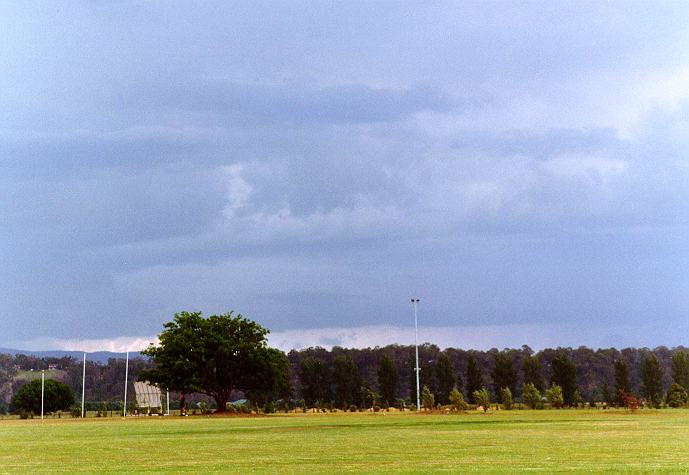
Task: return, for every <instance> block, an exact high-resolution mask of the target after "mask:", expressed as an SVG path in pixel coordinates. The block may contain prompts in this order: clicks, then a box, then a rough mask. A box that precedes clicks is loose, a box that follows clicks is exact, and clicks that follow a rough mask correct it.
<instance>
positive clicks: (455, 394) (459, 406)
mask: <svg viewBox="0 0 689 475" xmlns="http://www.w3.org/2000/svg"><path fill="white" fill-rule="evenodd" d="M450 404H452V408H453V409H454V410H455V411H466V410H467V406H468V404H467V403H466V401H464V395H463V394H462V393H461V391H459V390H458V389H457V388H454V389H453V390H452V391H451V392H450Z"/></svg>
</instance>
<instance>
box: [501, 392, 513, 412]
mask: <svg viewBox="0 0 689 475" xmlns="http://www.w3.org/2000/svg"><path fill="white" fill-rule="evenodd" d="M500 399H501V400H502V406H503V407H504V408H505V410H508V411H509V410H511V409H512V404H513V402H512V391H510V388H502V389H500Z"/></svg>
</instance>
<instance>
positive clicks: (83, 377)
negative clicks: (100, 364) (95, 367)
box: [81, 353, 86, 419]
mask: <svg viewBox="0 0 689 475" xmlns="http://www.w3.org/2000/svg"><path fill="white" fill-rule="evenodd" d="M85 396H86V353H84V370H83V371H82V373H81V418H82V419H83V418H84V400H85Z"/></svg>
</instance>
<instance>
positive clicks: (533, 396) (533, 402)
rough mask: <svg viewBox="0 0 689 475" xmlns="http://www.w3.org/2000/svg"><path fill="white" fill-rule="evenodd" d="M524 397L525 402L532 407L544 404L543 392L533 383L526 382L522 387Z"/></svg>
mask: <svg viewBox="0 0 689 475" xmlns="http://www.w3.org/2000/svg"><path fill="white" fill-rule="evenodd" d="M522 399H523V400H524V404H526V405H527V406H529V408H531V409H536V408H537V407H541V406H542V404H543V403H542V402H541V393H540V391H539V390H538V388H536V386H534V385H533V384H532V383H525V384H524V386H523V388H522Z"/></svg>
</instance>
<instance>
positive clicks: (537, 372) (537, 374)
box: [522, 355, 545, 391]
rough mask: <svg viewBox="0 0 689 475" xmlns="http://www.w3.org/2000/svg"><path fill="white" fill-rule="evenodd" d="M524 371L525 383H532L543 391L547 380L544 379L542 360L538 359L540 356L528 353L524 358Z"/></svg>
mask: <svg viewBox="0 0 689 475" xmlns="http://www.w3.org/2000/svg"><path fill="white" fill-rule="evenodd" d="M522 373H523V375H524V384H527V383H531V384H533V385H534V387H535V388H536V389H537V390H538V391H543V389H544V388H545V381H544V379H543V369H542V368H541V360H540V359H538V356H530V355H527V356H524V358H522Z"/></svg>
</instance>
